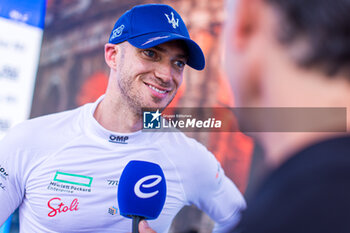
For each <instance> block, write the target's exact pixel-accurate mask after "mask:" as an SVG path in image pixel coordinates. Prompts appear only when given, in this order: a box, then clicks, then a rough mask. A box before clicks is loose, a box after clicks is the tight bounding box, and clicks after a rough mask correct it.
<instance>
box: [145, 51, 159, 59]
mask: <svg viewBox="0 0 350 233" xmlns="http://www.w3.org/2000/svg"><path fill="white" fill-rule="evenodd" d="M143 53H144V54H145V55H146V56H147V57H151V58H154V57H155V56H156V53H155V52H154V51H152V50H144V51H143Z"/></svg>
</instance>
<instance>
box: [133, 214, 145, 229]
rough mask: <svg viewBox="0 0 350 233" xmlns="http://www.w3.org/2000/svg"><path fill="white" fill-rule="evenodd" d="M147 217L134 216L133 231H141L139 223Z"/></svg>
mask: <svg viewBox="0 0 350 233" xmlns="http://www.w3.org/2000/svg"><path fill="white" fill-rule="evenodd" d="M143 219H145V217H142V216H135V215H133V216H132V233H139V223H140V222H141V220H143Z"/></svg>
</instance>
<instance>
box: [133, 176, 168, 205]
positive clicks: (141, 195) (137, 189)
mask: <svg viewBox="0 0 350 233" xmlns="http://www.w3.org/2000/svg"><path fill="white" fill-rule="evenodd" d="M152 179H155V180H154V181H153V182H152V183H150V184H144V183H145V182H147V181H149V180H152ZM161 181H162V177H161V176H159V175H149V176H145V177H143V178H141V179H140V180H139V181H137V182H136V184H135V187H134V192H135V194H136V196H138V197H139V198H144V199H145V198H151V197H154V196H155V195H157V194H158V193H159V190H157V191H154V192H150V193H144V192H142V191H141V187H142V188H144V189H146V188H153V187H155V186H156V185H157V184H159V183H160V182H161Z"/></svg>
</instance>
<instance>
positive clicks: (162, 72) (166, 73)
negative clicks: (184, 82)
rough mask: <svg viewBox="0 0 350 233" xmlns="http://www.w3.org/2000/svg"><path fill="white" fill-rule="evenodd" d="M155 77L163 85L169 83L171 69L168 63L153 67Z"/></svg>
mask: <svg viewBox="0 0 350 233" xmlns="http://www.w3.org/2000/svg"><path fill="white" fill-rule="evenodd" d="M155 76H156V77H157V78H158V79H160V80H162V81H163V82H164V83H170V81H171V80H172V78H173V69H172V67H171V64H169V63H161V64H157V65H156V67H155Z"/></svg>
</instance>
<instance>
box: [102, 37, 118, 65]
mask: <svg viewBox="0 0 350 233" xmlns="http://www.w3.org/2000/svg"><path fill="white" fill-rule="evenodd" d="M118 49H119V47H118V46H116V45H115V44H110V43H107V44H105V61H106V63H107V65H108V66H109V67H110V68H111V69H114V70H115V69H116V68H117V61H116V56H117V53H118Z"/></svg>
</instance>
